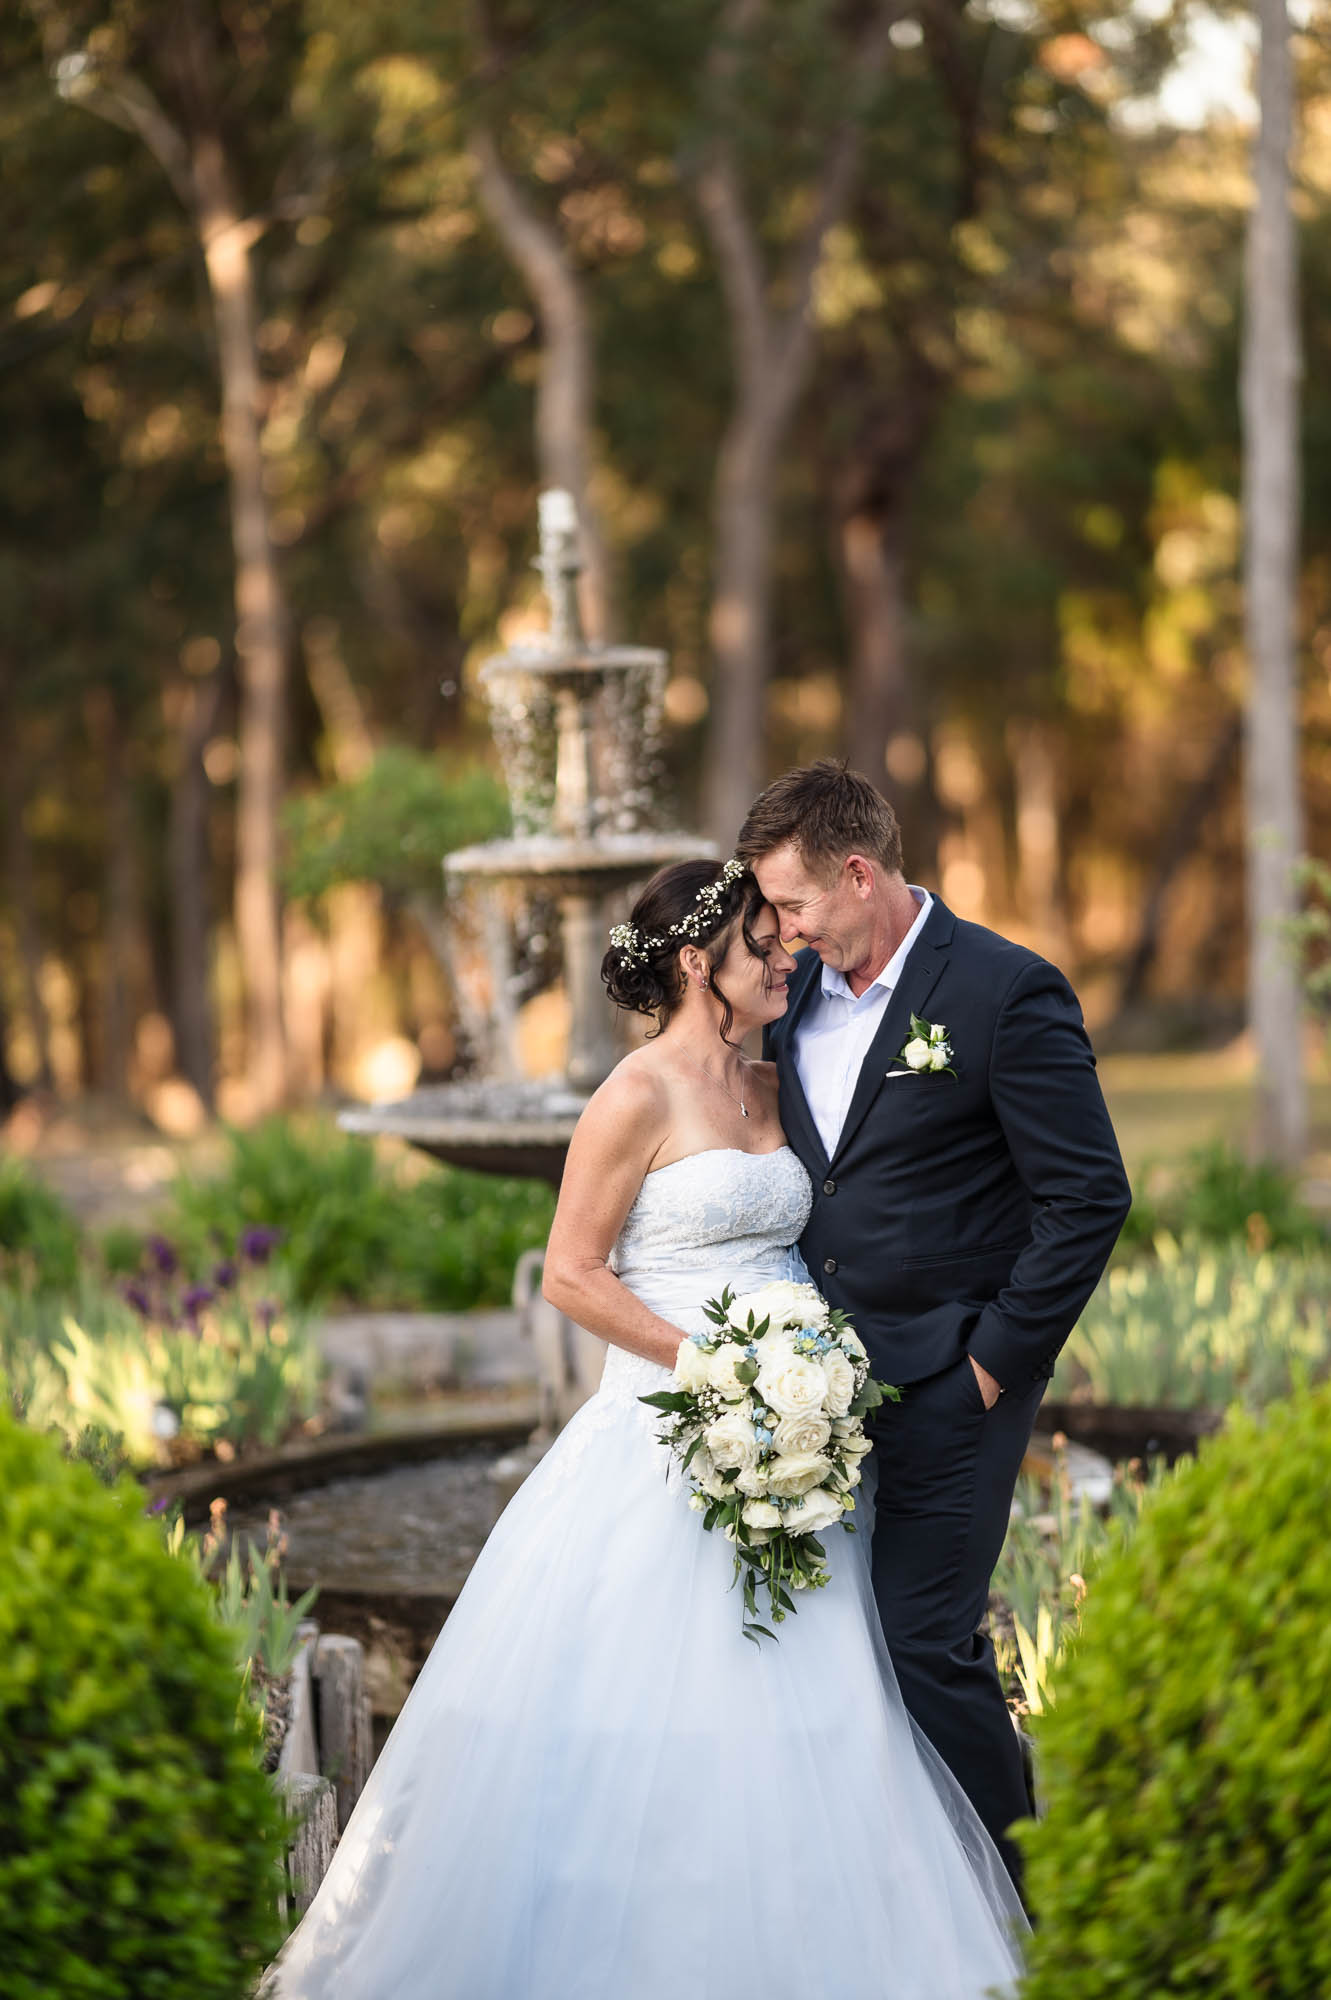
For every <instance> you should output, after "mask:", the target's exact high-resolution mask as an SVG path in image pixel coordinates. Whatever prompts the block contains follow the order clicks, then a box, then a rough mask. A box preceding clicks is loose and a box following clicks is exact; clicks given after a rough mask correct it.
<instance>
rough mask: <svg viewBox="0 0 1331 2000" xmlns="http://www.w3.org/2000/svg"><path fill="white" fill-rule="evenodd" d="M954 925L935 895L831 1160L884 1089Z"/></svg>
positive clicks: (945, 952) (938, 969)
mask: <svg viewBox="0 0 1331 2000" xmlns="http://www.w3.org/2000/svg"><path fill="white" fill-rule="evenodd" d="M956 927H957V920H956V918H955V917H954V916H953V914H952V912H951V910H949V909H948V908H947V906H946V904H944V903H941V902H940V901H939V900H938V898H937V897H936V896H935V898H934V906H933V908H932V910H930V912H929V916H928V920H927V922H926V923H925V926H924V929H923V930H922V931H921V932H920V935H919V937H918V938H917V939H916V940H915V943H914V944H913V945H912V946H911V948H910V952H909V955H908V956H907V959H906V963H905V966H904V967H903V969H902V974H901V977H900V979H898V981H897V983H896V985H895V986H894V987H893V989H892V993H891V996H890V998H889V1000H888V1003H887V1006H886V1007H885V1008H884V1009H883V1018H882V1020H881V1021H880V1022H879V1023H878V1028H877V1031H876V1032H875V1034H874V1038H873V1040H872V1041H871V1042H870V1044H869V1047H868V1051H867V1052H866V1054H865V1058H864V1061H863V1063H862V1064H861V1066H860V1073H859V1076H858V1078H857V1079H856V1083H855V1089H854V1091H853V1092H852V1093H851V1099H850V1103H849V1105H848V1106H847V1108H846V1117H845V1122H844V1124H843V1125H842V1127H841V1133H840V1136H839V1138H838V1139H837V1142H836V1150H835V1152H834V1153H833V1155H832V1160H833V1162H835V1161H836V1160H838V1159H840V1157H841V1155H842V1153H843V1152H844V1151H845V1149H846V1147H847V1146H848V1145H849V1144H850V1141H851V1140H852V1139H853V1138H854V1136H855V1134H856V1132H857V1131H858V1129H859V1127H860V1125H861V1123H862V1122H863V1119H864V1114H865V1113H866V1111H867V1110H868V1109H869V1106H870V1105H871V1104H872V1103H873V1101H874V1098H875V1097H876V1096H877V1095H878V1092H879V1090H880V1089H881V1088H882V1085H883V1081H884V1078H885V1077H886V1075H887V1071H888V1066H889V1064H890V1063H891V1061H892V1058H893V1057H894V1056H895V1055H896V1054H897V1053H898V1052H899V1051H900V1049H901V1048H902V1047H903V1045H904V1044H905V1042H906V1039H907V1036H908V1033H909V1030H910V1017H911V1015H912V1014H919V1015H921V1016H922V1015H923V1014H924V1010H925V1008H926V1006H927V1005H928V1002H929V995H930V994H931V993H932V992H933V990H934V987H935V986H936V985H937V983H938V979H939V976H940V974H941V973H942V971H943V968H944V966H945V965H946V964H947V957H948V950H949V947H950V946H951V943H952V937H953V933H954V932H955V930H956Z"/></svg>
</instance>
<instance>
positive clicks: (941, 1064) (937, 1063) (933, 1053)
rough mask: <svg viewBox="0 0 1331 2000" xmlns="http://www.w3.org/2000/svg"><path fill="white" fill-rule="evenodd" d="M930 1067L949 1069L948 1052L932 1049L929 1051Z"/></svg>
mask: <svg viewBox="0 0 1331 2000" xmlns="http://www.w3.org/2000/svg"><path fill="white" fill-rule="evenodd" d="M929 1067H930V1069H946V1068H947V1050H946V1049H930V1051H929Z"/></svg>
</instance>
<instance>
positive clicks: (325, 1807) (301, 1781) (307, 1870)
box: [282, 1771, 338, 1918]
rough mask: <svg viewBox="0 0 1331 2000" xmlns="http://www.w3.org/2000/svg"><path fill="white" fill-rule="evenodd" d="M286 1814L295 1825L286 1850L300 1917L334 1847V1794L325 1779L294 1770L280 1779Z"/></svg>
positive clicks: (327, 1866) (335, 1828)
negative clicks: (294, 1832) (294, 1831)
mask: <svg viewBox="0 0 1331 2000" xmlns="http://www.w3.org/2000/svg"><path fill="white" fill-rule="evenodd" d="M282 1792H283V1796H284V1797H285V1799H286V1805H287V1811H288V1812H289V1813H290V1814H291V1817H292V1819H293V1820H296V1821H297V1822H298V1824H297V1827H296V1835H295V1839H294V1840H293V1841H292V1843H291V1846H290V1848H289V1849H288V1851H287V1871H288V1873H289V1875H290V1878H291V1894H292V1898H293V1900H294V1902H295V1906H296V1916H297V1917H298V1918H300V1917H303V1916H304V1914H305V1912H306V1910H308V1909H309V1907H310V1904H311V1903H312V1902H313V1901H314V1898H315V1895H316V1893H317V1891H318V1888H319V1884H320V1883H321V1882H322V1881H323V1878H324V1876H325V1875H326V1874H327V1873H328V1870H329V1868H330V1866H331V1865H332V1860H333V1852H334V1849H335V1848H336V1846H337V1831H338V1829H337V1794H336V1792H335V1790H334V1788H333V1785H332V1783H331V1781H330V1780H329V1779H327V1778H316V1777H313V1776H312V1775H311V1774H310V1773H309V1772H308V1771H295V1772H293V1773H292V1774H291V1775H290V1776H289V1777H287V1778H284V1779H283V1780H282Z"/></svg>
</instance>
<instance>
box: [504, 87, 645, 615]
mask: <svg viewBox="0 0 1331 2000" xmlns="http://www.w3.org/2000/svg"><path fill="white" fill-rule="evenodd" d="M471 156H472V159H473V161H474V162H475V165H476V184H477V187H478V189H479V191H480V197H481V201H482V203H483V204H484V207H485V211H486V213H487V215H488V216H489V217H490V220H491V222H492V223H493V224H494V227H495V229H496V231H497V233H498V235H499V238H500V240H501V242H502V243H503V245H504V248H505V250H507V252H508V254H509V256H510V257H511V258H512V260H513V262H514V264H515V265H516V266H517V268H518V270H519V271H520V272H521V274H522V278H523V281H524V283H525V284H526V286H527V288H528V290H529V291H530V293H531V295H532V298H533V299H534V301H535V303H536V309H537V311H538V313H539V314H540V319H541V332H542V335H543V337H544V338H543V347H542V354H541V373H540V380H539V383H538V386H537V391H536V463H537V468H538V476H539V478H540V482H541V485H542V487H544V488H549V487H562V488H563V489H564V490H565V492H568V493H571V494H572V495H573V499H574V502H575V504H576V506H577V510H578V523H579V527H580V530H581V536H580V539H581V543H582V556H583V561H584V563H585V565H586V567H585V568H584V570H583V574H582V578H581V582H580V585H579V609H580V611H581V613H582V623H583V629H584V630H585V631H586V633H587V635H588V637H589V638H591V639H608V638H609V637H610V636H611V630H610V626H611V590H610V561H609V555H608V552H607V549H606V544H605V538H604V535H603V533H602V530H601V524H600V519H599V516H598V514H597V510H596V508H595V507H594V506H593V504H592V499H591V493H590V484H591V458H592V450H591V436H592V422H593V412H594V403H595V390H594V382H595V361H594V359H593V352H592V337H591V329H590V325H589V322H588V315H587V305H586V301H585V299H584V297H583V291H582V286H581V284H580V283H579V280H578V277H577V274H576V272H575V271H574V269H573V266H572V263H571V261H570V259H569V254H568V250H567V248H566V247H565V245H564V244H563V243H562V242H561V241H560V238H559V236H558V234H557V232H556V231H555V230H554V229H553V228H552V227H551V225H550V224H549V223H548V222H546V221H544V220H543V219H542V218H541V217H540V216H538V215H537V213H536V211H535V210H534V209H533V208H531V207H530V206H529V205H528V203H527V202H526V201H525V200H524V199H523V197H522V194H521V192H520V190H519V187H518V183H517V181H516V180H515V179H514V177H513V175H512V174H511V173H510V172H509V170H508V168H507V167H506V166H505V164H504V162H503V159H502V158H501V156H500V152H499V148H498V146H497V145H496V143H495V140H494V137H493V134H492V133H491V132H490V130H489V128H488V127H487V126H484V125H478V126H477V127H476V128H475V130H474V131H473V132H472V135H471Z"/></svg>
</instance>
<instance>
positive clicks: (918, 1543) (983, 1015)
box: [736, 761, 1130, 1882]
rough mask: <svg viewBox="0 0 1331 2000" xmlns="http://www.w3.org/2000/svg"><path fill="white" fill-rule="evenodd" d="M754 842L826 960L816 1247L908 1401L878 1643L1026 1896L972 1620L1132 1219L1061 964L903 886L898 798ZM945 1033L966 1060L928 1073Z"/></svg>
mask: <svg viewBox="0 0 1331 2000" xmlns="http://www.w3.org/2000/svg"><path fill="white" fill-rule="evenodd" d="M736 852H737V853H738V855H739V857H740V858H741V859H742V860H744V861H746V862H747V863H748V864H749V866H750V867H751V868H752V869H753V871H754V874H755V875H756V877H757V879H758V883H759V886H760V887H761V889H762V892H763V895H764V896H765V897H766V899H767V901H768V902H769V903H771V904H772V906H773V908H774V909H775V911H776V914H777V917H778V919H779V920H780V924H781V931H782V935H783V937H784V938H785V939H786V940H787V941H788V942H793V941H795V940H798V942H799V943H800V944H802V945H805V946H808V947H810V949H809V950H807V951H804V952H803V953H802V954H801V957H800V961H799V969H798V971H797V972H796V973H795V974H793V975H792V979H791V985H790V1004H789V1006H788V1008H787V1011H786V1013H785V1015H784V1016H783V1017H782V1019H781V1020H779V1021H777V1022H775V1023H774V1024H773V1025H772V1026H771V1027H770V1028H769V1029H768V1030H767V1033H766V1037H765V1045H764V1054H765V1055H767V1056H769V1057H772V1058H775V1061H776V1063H777V1066H778V1074H779V1079H780V1093H781V1100H780V1101H781V1122H782V1124H783V1126H784V1127H785V1131H786V1137H787V1139H788V1140H789V1142H790V1144H791V1145H792V1146H793V1147H794V1149H795V1151H796V1152H797V1153H798V1154H799V1156H800V1158H801V1159H802V1161H803V1162H804V1165H805V1167H806V1168H807V1170H808V1173H809V1177H810V1179H811V1181H812V1182H813V1192H814V1201H813V1211H812V1213H811V1215H810V1217H809V1222H808V1226H807V1228H806V1229H805V1232H804V1235H803V1237H802V1238H801V1240H800V1248H801V1250H802V1251H803V1254H804V1259H805V1262H806V1263H807V1264H808V1267H809V1269H810V1271H811V1272H812V1274H813V1276H814V1278H815V1280H816V1281H817V1283H818V1284H819V1285H820V1286H821V1287H822V1289H823V1291H824V1292H825V1294H826V1295H827V1297H828V1299H829V1300H830V1301H831V1303H832V1304H833V1305H834V1306H840V1307H842V1308H843V1309H844V1311H845V1312H846V1313H847V1314H848V1316H849V1317H850V1319H851V1321H852V1322H853V1324H854V1326H855V1327H856V1329H857V1330H858V1332H859V1334H860V1336H861V1338H862V1339H863V1340H864V1342H865V1344H866V1345H867V1347H868V1349H869V1353H870V1356H871V1357H872V1361H873V1364H874V1373H875V1374H876V1375H878V1376H879V1377H882V1378H885V1379H886V1380H887V1381H889V1382H895V1383H898V1384H900V1385H901V1387H902V1389H903V1392H904V1393H903V1396H902V1400H901V1402H900V1403H899V1404H885V1405H884V1407H883V1410H882V1411H881V1412H880V1413H879V1416H878V1418H876V1419H875V1420H874V1423H875V1434H876V1443H877V1446H878V1449H877V1452H876V1454H875V1459H876V1465H877V1474H878V1489H877V1496H876V1500H875V1526H874V1540H873V1583H874V1594H875V1596H876V1598H877V1601H878V1610H879V1614H880V1616H881V1618H882V1621H883V1631H884V1633H885V1635H886V1638H887V1643H888V1648H889V1650H890V1652H891V1655H892V1661H893V1665H894V1666H895V1669H896V1674H897V1679H898V1682H899V1683H900V1687H901V1694H902V1698H903V1700H904V1701H905V1704H906V1707H907V1708H908V1709H909V1711H910V1713H911V1714H912V1715H913V1716H914V1718H915V1720H916V1722H917V1723H918V1724H919V1726H920V1728H921V1729H922V1730H923V1731H924V1734H925V1735H926V1736H927V1737H928V1738H929V1740H930V1742H931V1743H932V1744H933V1745H934V1747H935V1749H936V1750H937V1751H938V1752H939V1753H940V1755H941V1756H942V1757H943V1759H944V1761H945V1762H946V1763H947V1764H948V1766H949V1767H950V1769H951V1770H952V1772H953V1774H954V1775H955V1777H956V1778H957V1780H958V1782H959V1783H960V1785H961V1786H962V1789H963V1790H964V1791H965V1792H966V1794H967V1795H968V1797H969V1798H970V1800H971V1803H972V1804H973V1805H974V1807H975V1810H976V1812H977V1813H978V1814H979V1816H980V1818H981V1820H983V1822H984V1824H985V1826H986V1827H987V1829H988V1831H989V1833H990V1834H991V1836H992V1837H993V1839H994V1840H995V1842H996V1843H997V1845H998V1847H999V1851H1000V1852H1001V1854H1002V1856H1003V1859H1004V1861H1005V1863H1006V1864H1007V1866H1008V1869H1009V1870H1010V1872H1011V1873H1012V1875H1013V1878H1014V1880H1016V1881H1018V1882H1020V1857H1019V1854H1018V1851H1017V1849H1016V1847H1015V1845H1014V1844H1013V1843H1012V1842H1010V1841H1009V1840H1007V1839H1006V1838H1005V1836H1006V1832H1007V1829H1008V1828H1009V1827H1010V1826H1011V1824H1012V1822H1013V1821H1014V1820H1017V1819H1020V1818H1022V1817H1024V1816H1025V1815H1026V1814H1027V1812H1028V1811H1029V1810H1030V1807H1029V1802H1028V1797H1027V1791H1026V1783H1025V1775H1024V1771H1023V1766H1022V1758H1021V1752H1020V1745H1019V1743H1018V1739H1017V1736H1016V1732H1015V1731H1014V1730H1013V1727H1012V1724H1011V1721H1010V1719H1009V1717H1008V1712H1007V1707H1006V1705H1005V1702H1004V1699H1003V1691H1002V1688H1001V1686H1000V1683H999V1679H998V1674H997V1671H996V1669H995V1666H994V1655H993V1647H992V1646H991V1644H990V1642H989V1640H988V1639H987V1638H984V1637H982V1636H981V1635H980V1632H979V1629H978V1628H979V1626H980V1624H981V1621H982V1620H983V1618H984V1614H985V1608H986V1604H987V1601H988V1593H989V1581H990V1578H991V1576H992V1574H993V1570H994V1565H995V1564H996V1562H997V1560H998V1555H999V1551H1000V1549H1001V1548H1002V1545H1003V1537H1004V1534H1005V1533H1006V1531H1007V1524H1008V1515H1009V1511H1010V1508H1011V1502H1012V1493H1013V1488H1014V1486H1015V1484H1016V1479H1017V1474H1018V1472H1019V1470H1020V1468H1021V1461H1022V1457H1023V1455H1024V1453H1025V1450H1026V1445H1027V1441H1028V1439H1029V1437H1030V1433H1031V1425H1032V1423H1033V1421H1034V1418H1035V1412H1036V1409H1037V1407H1038V1405H1039V1402H1040V1398H1041V1396H1042V1395H1043V1393H1044V1389H1045V1385H1046V1383H1047V1381H1048V1379H1049V1377H1050V1375H1051V1374H1052V1373H1053V1368H1054V1360H1055V1357H1056V1356H1057V1354H1058V1351H1059V1348H1060V1347H1061V1346H1062V1344H1063V1342H1064V1341H1065V1340H1066V1338H1067V1336H1068V1333H1069V1332H1070V1331H1071V1329H1072V1326H1073V1325H1074V1323H1075V1321H1076V1319H1077V1317H1078V1315H1079V1314H1080V1312H1081V1309H1082V1307H1083V1306H1084V1305H1085V1303H1086V1300H1087V1299H1088V1298H1089V1297H1090V1294H1091V1292H1092V1291H1093V1290H1094V1287H1095V1285H1096V1282H1097V1280H1098V1279H1099V1276H1100V1273H1101V1271H1102V1270H1103V1269H1104V1266H1105V1262H1106V1260H1107V1258H1108V1256H1109V1253H1110V1251H1111V1250H1112V1249H1113V1247H1114V1242H1115V1239H1116V1238H1117V1236H1118V1232H1119V1229H1120V1228H1121V1226H1122V1224H1123V1219H1124V1217H1125V1216H1126V1214H1127V1212H1128V1205H1129V1200H1130V1192H1129V1188H1128V1183H1127V1180H1126V1178H1125V1176H1124V1172H1123V1163H1122V1161H1121V1160H1120V1158H1119V1151H1118V1146H1117V1144H1116V1142H1115V1139H1114V1132H1113V1127H1112V1126H1111V1124H1110V1122H1109V1114H1108V1112H1107V1111H1106V1109H1105V1103H1104V1098H1103V1097H1102V1096H1101V1093H1100V1086H1099V1083H1098V1082H1097V1080H1096V1074H1095V1058H1094V1056H1093V1055H1092V1053H1091V1045H1090V1043H1089V1041H1088V1040H1087V1038H1086V1031H1085V1028H1084V1027H1083V1025H1082V1017H1081V1010H1080V1008H1079V1007H1078V1005H1077V1001H1076V998H1075V996H1074V994H1073V992H1072V989H1071V987H1070V986H1069V985H1068V982H1067V980H1066V979H1065V978H1064V977H1063V975H1062V973H1061V972H1059V971H1057V970H1056V968H1055V967H1054V966H1052V965H1050V964H1048V963H1047V962H1046V961H1045V960H1044V959H1042V958H1038V957H1037V956H1036V955H1035V953H1034V952H1031V951H1027V950H1025V949H1024V948H1023V947H1022V946H1021V945H1016V944H1012V943H1010V942H1009V941H1008V940H1007V939H1005V938H1001V937H998V936H997V935H996V934H995V933H994V932H993V931H987V930H983V929H981V928H980V926H979V925H978V924H970V923H963V922H961V921H960V920H959V919H958V918H957V917H954V916H953V915H952V912H951V911H950V910H949V909H947V908H946V906H945V905H944V904H943V903H942V902H941V901H939V899H938V898H937V897H936V896H930V895H929V894H928V892H927V891H926V890H924V889H918V888H915V887H913V886H912V885H910V884H909V883H907V881H906V879H905V877H904V875H903V873H902V859H901V836H900V830H899V828H898V825H897V821H896V816H895V814H894V813H893V811H892V808H891V806H890V805H889V804H888V803H887V801H886V800H885V799H884V798H882V797H881V796H880V794H879V793H878V792H876V791H875V790H874V788H873V786H872V785H870V784H869V783H868V782H867V781H866V780H865V779H863V778H860V777H857V776H856V775H855V774H854V773H853V772H851V771H847V770H846V769H845V768H844V767H843V766H842V765H840V764H837V763H833V762H830V761H824V762H821V763H817V764H812V765H810V766H809V767H808V768H807V769H804V770H797V771H788V772H787V773H786V774H785V776H784V777H781V778H778V779H777V780H776V782H775V783H774V784H771V785H769V786H768V787H767V789H766V791H764V792H762V793H761V794H760V795H759V797H758V798H757V799H756V800H755V801H754V803H753V805H752V807H751V808H750V810H749V813H748V816H747V818H746V819H745V821H744V825H743V827H742V828H741V830H740V836H739V840H738V843H737V847H736ZM912 1016H915V1017H917V1018H918V1020H919V1021H920V1022H922V1023H924V1024H927V1025H925V1027H924V1031H923V1034H922V1035H920V1036H917V1035H916V1034H915V1032H914V1031H913V1030H912V1025H911V1017H912ZM940 1030H942V1031H945V1038H946V1042H947V1044H948V1045H949V1048H950V1051H951V1053H950V1056H949V1057H948V1061H947V1066H946V1067H945V1068H944V1067H939V1068H928V1067H922V1068H916V1067H913V1066H912V1059H913V1061H914V1062H915V1063H920V1062H921V1061H922V1060H923V1058H922V1056H921V1053H920V1050H919V1048H918V1047H917V1048H915V1049H913V1050H911V1051H910V1053H909V1054H907V1053H906V1051H907V1049H908V1045H909V1044H910V1043H911V1042H912V1041H913V1040H923V1041H924V1042H926V1043H927V1042H928V1040H929V1037H930V1034H931V1032H932V1033H933V1035H934V1039H935V1042H937V1040H938V1039H939V1031H940Z"/></svg>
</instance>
